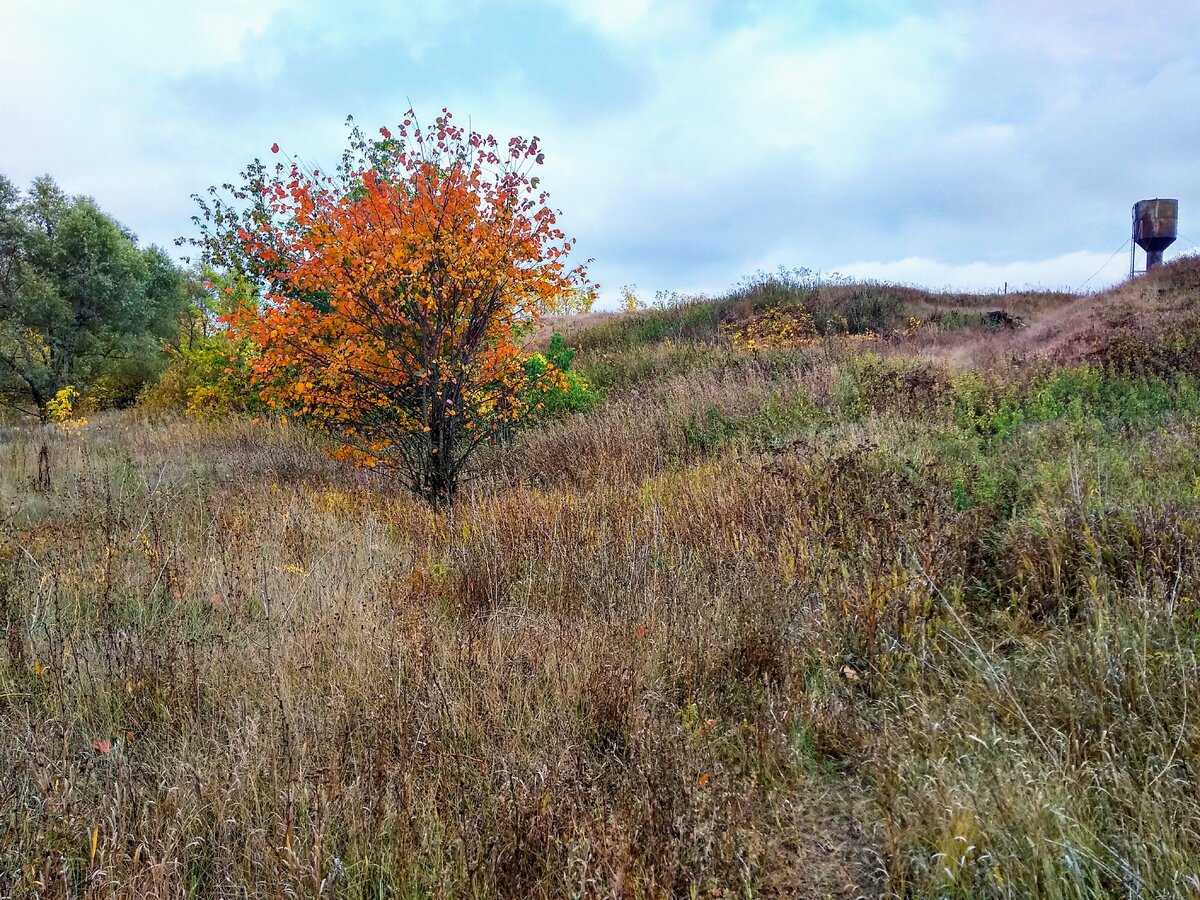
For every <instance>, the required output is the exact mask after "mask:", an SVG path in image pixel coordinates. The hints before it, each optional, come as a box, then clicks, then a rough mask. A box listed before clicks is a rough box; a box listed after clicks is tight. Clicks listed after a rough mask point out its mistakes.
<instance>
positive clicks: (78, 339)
mask: <svg viewBox="0 0 1200 900" xmlns="http://www.w3.org/2000/svg"><path fill="white" fill-rule="evenodd" d="M185 308H186V292H185V280H184V276H183V273H182V272H180V270H179V268H178V267H177V266H176V265H175V263H174V262H173V261H172V260H171V259H170V257H169V256H167V254H166V253H164V252H163V251H162V250H160V249H159V248H157V247H149V248H145V249H142V248H139V247H138V246H137V240H136V238H135V237H134V235H133V234H132V233H131V232H130V231H129V230H128V229H126V228H125V227H123V226H122V225H121V224H120V223H119V222H117V221H116V220H115V219H113V218H112V217H110V216H108V215H106V214H105V213H104V212H102V211H101V210H100V209H99V208H98V207H97V206H96V204H95V202H94V201H92V200H91V199H88V198H85V197H69V196H67V195H66V194H64V193H63V192H62V190H60V189H59V187H58V186H57V185H56V184H55V183H54V181H53V180H52V179H51V178H49V177H48V176H46V177H42V178H39V179H37V180H36V181H34V183H33V185H32V186H31V187H30V189H29V190H28V191H27V192H25V193H24V194H22V193H21V192H20V191H19V190H18V189H17V188H16V187H15V186H14V185H13V183H12V182H11V181H10V180H9V179H8V178H6V177H4V176H3V175H0V404H3V405H4V406H7V407H9V408H10V409H15V410H17V411H18V412H21V413H23V414H29V415H35V416H38V417H40V418H42V419H43V420H44V419H45V418H46V416H47V403H49V402H50V401H51V400H52V399H54V395H55V394H56V393H57V392H58V391H60V390H62V389H63V388H65V387H67V386H68V385H73V386H75V387H76V388H77V389H79V390H81V391H82V392H84V394H85V395H86V394H87V393H88V392H89V390H91V391H94V392H95V393H96V394H97V395H99V396H98V397H97V398H95V399H98V400H99V401H101V403H102V405H103V404H104V403H122V402H128V401H130V400H132V399H133V396H135V395H136V393H137V390H138V389H139V388H140V387H141V385H142V384H144V383H145V382H146V381H147V380H149V379H151V378H153V377H154V375H155V373H156V372H157V370H158V369H159V368H160V367H161V365H162V362H163V356H162V346H163V342H164V341H165V340H168V339H169V338H171V337H173V336H175V335H176V334H177V333H178V327H179V322H180V316H181V315H182V313H183V310H184V309H185Z"/></svg>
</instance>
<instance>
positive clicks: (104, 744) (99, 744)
mask: <svg viewBox="0 0 1200 900" xmlns="http://www.w3.org/2000/svg"><path fill="white" fill-rule="evenodd" d="M92 749H93V750H95V751H96V752H97V753H107V752H108V751H109V750H111V749H112V741H111V740H109V739H108V738H105V739H104V740H102V741H92Z"/></svg>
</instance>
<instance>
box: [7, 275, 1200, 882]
mask: <svg viewBox="0 0 1200 900" xmlns="http://www.w3.org/2000/svg"><path fill="white" fill-rule="evenodd" d="M1000 310H1003V311H1004V312H1006V313H1007V314H1008V316H1009V317H1010V318H1004V317H997V316H989V313H992V312H994V311H1000ZM555 329H558V330H560V331H561V333H562V334H563V335H564V336H565V338H566V342H567V343H568V344H569V345H570V346H571V347H574V348H576V349H577V350H578V355H577V357H576V358H575V360H574V363H573V365H574V370H575V371H577V372H578V373H580V374H581V375H582V376H583V377H584V378H585V379H587V382H588V384H589V385H590V388H591V390H592V391H593V392H594V393H595V396H596V398H597V399H598V402H596V403H595V404H594V405H593V408H591V409H590V410H588V411H585V412H577V413H574V414H570V415H562V416H557V417H549V418H547V419H545V420H544V421H542V422H541V423H539V424H538V425H536V426H535V427H531V428H527V429H524V430H520V431H517V432H515V433H513V434H512V435H510V436H508V437H507V438H506V439H505V440H503V441H499V442H497V443H496V444H495V445H494V446H492V447H489V448H487V450H486V452H485V453H484V454H483V455H482V456H481V457H480V458H479V459H478V460H477V462H476V466H475V469H474V471H473V473H472V474H473V478H472V480H471V481H470V482H469V483H468V484H467V485H466V486H465V487H464V488H463V490H462V492H461V495H460V497H459V499H458V501H457V502H456V504H455V505H454V507H453V508H452V509H451V510H449V511H443V512H434V511H431V509H430V508H429V507H428V506H427V505H425V504H423V503H422V502H420V501H418V500H416V499H413V498H411V497H410V496H408V495H407V494H406V493H404V492H403V491H402V490H400V489H398V488H397V487H395V486H394V485H392V484H390V483H389V482H388V481H387V480H386V479H384V478H382V477H380V476H378V475H375V474H373V473H371V472H369V471H361V470H356V469H353V468H351V467H349V466H347V465H345V464H342V463H339V462H335V461H333V460H331V459H330V458H329V457H328V456H327V455H326V454H325V453H324V449H325V448H324V446H323V444H322V442H321V440H320V439H319V438H318V437H315V436H313V435H312V434H310V433H309V432H307V431H305V430H304V429H302V428H300V427H297V426H295V425H294V424H283V423H281V422H279V421H277V420H271V421H259V422H252V421H251V420H250V419H249V418H240V417H235V416H224V417H217V416H209V417H204V416H197V415H192V416H185V415H167V414H152V412H151V411H150V410H148V409H146V408H144V407H134V408H132V409H129V410H124V411H119V412H105V413H101V414H97V415H93V416H91V417H90V421H89V422H88V423H87V424H86V425H78V426H63V427H59V426H52V425H47V426H30V425H20V424H13V425H10V426H6V427H2V428H0V627H2V628H3V640H2V641H0V645H2V646H3V650H0V895H3V896H13V897H35V896H47V897H68V896H72V897H75V896H78V897H89V898H90V897H94V898H100V897H143V896H164V897H165V896H184V895H188V896H212V897H218V896H219V897H251V896H253V897H258V896H263V897H268V896H269V897H285V896H286V897H317V896H324V897H378V898H383V897H411V898H419V897H480V898H484V897H629V898H634V897H637V898H642V897H645V898H651V897H696V898H699V897H706V898H707V897H860V896H867V897H875V896H899V897H962V898H968V897H1013V898H1017V897H1031V896H1039V897H1061V898H1093V897H1095V898H1098V897H1173V896H1181V897H1187V896H1196V895H1200V681H1198V679H1197V676H1198V675H1200V666H1198V663H1197V651H1198V649H1200V553H1198V551H1197V547H1198V546H1200V352H1198V351H1200V262H1198V261H1197V260H1194V259H1193V260H1184V261H1181V262H1178V263H1175V264H1173V265H1169V266H1166V267H1163V268H1162V269H1160V270H1158V271H1156V272H1154V273H1152V274H1151V275H1148V276H1145V277H1143V278H1141V279H1139V280H1137V281H1135V282H1131V283H1129V284H1126V285H1124V286H1121V287H1118V288H1115V289H1113V290H1111V291H1109V292H1106V293H1102V294H1097V295H1087V296H1079V297H1077V296H1073V295H1066V294H1029V293H1027V294H1016V295H1009V296H973V295H963V296H957V295H947V294H931V293H927V292H924V291H918V290H916V289H911V288H895V287H889V286H885V285H856V284H837V285H822V284H820V283H816V282H812V281H809V280H805V279H802V278H797V277H791V276H788V275H786V274H781V275H779V276H772V277H764V278H760V279H757V280H754V281H751V282H747V283H745V284H743V285H742V286H741V287H739V288H738V289H736V290H733V291H731V292H730V293H729V294H728V295H727V296H725V297H722V298H718V299H716V300H703V301H701V300H696V301H687V300H678V301H675V302H671V303H666V304H664V305H663V306H662V308H657V309H649V310H645V311H641V312H635V313H628V314H621V315H612V316H591V317H589V318H588V319H587V320H586V321H580V322H575V321H570V320H567V321H557V322H552V323H550V324H549V325H548V326H547V328H546V331H545V333H543V334H541V335H538V336H536V337H535V339H534V346H544V345H545V342H546V341H547V340H548V339H549V332H550V331H553V330H555Z"/></svg>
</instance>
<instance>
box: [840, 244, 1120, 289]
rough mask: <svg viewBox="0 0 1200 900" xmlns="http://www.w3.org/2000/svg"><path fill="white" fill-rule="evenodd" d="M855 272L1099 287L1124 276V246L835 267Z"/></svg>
mask: <svg viewBox="0 0 1200 900" xmlns="http://www.w3.org/2000/svg"><path fill="white" fill-rule="evenodd" d="M837 270H838V272H840V273H841V274H843V275H849V276H851V277H854V278H860V279H864V280H871V281H883V282H888V283H893V284H911V285H919V286H922V287H927V288H929V289H931V290H941V289H946V290H955V291H972V292H973V291H980V292H985V293H991V292H1000V291H1002V290H1004V286H1005V285H1007V286H1008V290H1010V291H1012V290H1024V289H1034V290H1051V291H1056V290H1065V291H1076V290H1079V289H1081V288H1082V289H1084V290H1099V289H1101V288H1105V287H1108V286H1109V285H1112V284H1115V283H1116V282H1118V281H1120V280H1122V279H1123V278H1125V277H1127V276H1128V274H1129V253H1128V251H1124V252H1118V253H1117V254H1116V256H1112V257H1110V256H1109V255H1108V254H1105V253H1093V252H1091V251H1087V250H1076V251H1074V252H1072V253H1064V254H1062V255H1061V256H1055V257H1051V258H1049V259H1036V260H1017V261H1014V262H1009V263H988V262H970V263H958V264H955V263H946V262H940V261H938V260H933V259H925V258H923V257H918V256H913V257H908V258H906V259H898V260H891V261H887V262H871V261H856V262H851V263H847V264H846V265H843V266H838V267H837Z"/></svg>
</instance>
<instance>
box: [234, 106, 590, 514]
mask: <svg viewBox="0 0 1200 900" xmlns="http://www.w3.org/2000/svg"><path fill="white" fill-rule="evenodd" d="M408 116H409V117H408V118H406V119H405V121H404V123H403V124H402V125H401V126H399V128H398V129H397V131H396V133H395V134H393V132H391V131H389V130H388V129H386V128H385V129H380V133H381V135H382V136H383V140H367V139H366V138H365V137H364V136H363V135H362V133H361V132H360V131H358V130H357V129H355V130H354V131H353V133H352V141H351V150H350V152H348V153H347V155H346V157H345V159H344V162H343V165H342V166H341V167H340V168H339V170H338V171H337V173H335V174H334V175H322V174H321V173H319V172H317V171H312V172H308V171H305V170H304V169H303V167H301V166H300V165H299V164H297V163H293V164H292V165H291V166H290V167H288V166H284V165H283V164H280V165H279V166H277V167H276V174H275V176H274V177H273V178H266V177H261V178H259V179H258V180H257V181H256V182H254V183H253V184H252V185H251V188H252V189H253V191H254V194H253V196H257V197H261V198H262V200H261V201H260V202H259V203H258V204H257V209H256V211H254V212H252V213H251V214H246V215H244V216H243V217H242V218H241V219H240V220H239V221H238V224H237V228H236V243H237V246H238V249H239V251H240V253H241V254H243V256H244V259H245V260H246V261H247V265H246V266H245V268H247V269H249V270H251V271H255V272H257V273H258V274H259V277H261V278H263V279H264V280H266V281H267V282H268V288H267V292H266V303H265V304H264V305H263V306H262V308H261V309H259V310H251V311H247V312H244V313H243V314H242V315H240V316H238V317H235V319H234V321H232V322H231V324H232V325H233V327H234V328H235V329H236V331H237V332H238V333H239V334H240V335H244V336H246V337H249V338H250V339H251V340H252V341H254V342H255V343H256V344H257V345H259V347H261V351H262V352H261V355H260V356H259V358H258V359H257V361H256V364H255V369H254V381H255V384H256V385H257V387H258V388H259V389H260V391H261V393H262V396H263V398H264V400H265V401H266V402H267V403H268V405H270V406H273V407H275V408H278V409H279V410H280V411H281V412H283V411H286V412H287V413H288V414H290V415H292V416H293V417H295V418H299V419H301V420H303V421H305V422H308V423H310V424H315V425H317V426H319V427H321V428H323V429H324V430H326V431H328V432H329V433H330V434H331V435H333V436H334V437H335V438H336V439H337V440H338V442H339V445H340V450H339V453H340V454H341V455H342V456H345V457H348V458H352V459H354V460H356V461H358V462H359V463H361V464H363V465H367V466H372V467H377V466H378V467H383V468H387V469H390V470H393V471H395V472H397V473H399V474H401V475H402V476H403V477H404V478H405V480H406V482H407V483H408V485H409V486H410V487H411V488H412V489H413V490H414V491H415V492H417V493H418V494H420V495H421V496H423V497H425V498H427V499H428V500H430V501H431V502H432V503H434V504H435V505H440V504H442V503H445V502H449V501H450V500H451V499H452V497H453V493H454V489H455V486H456V484H457V482H458V479H459V476H460V474H461V472H462V470H463V467H464V465H465V463H466V462H467V460H468V459H469V457H470V455H471V453H472V452H473V451H474V449H475V448H476V447H478V446H479V445H480V444H481V443H482V442H484V441H487V440H492V439H494V437H495V434H496V433H497V432H498V431H499V430H500V429H501V428H502V427H504V426H506V425H509V424H512V423H513V422H515V421H517V420H519V419H521V418H522V417H523V416H524V415H525V414H526V413H527V412H528V403H529V399H528V398H529V396H530V393H529V391H528V390H526V391H524V394H523V396H524V399H523V396H522V391H521V390H520V389H521V388H522V387H523V386H525V387H528V385H527V382H526V380H525V379H526V374H525V366H524V361H523V357H522V354H521V352H520V346H519V339H520V336H521V335H522V334H523V333H525V332H526V331H527V329H529V328H531V327H532V326H533V325H534V324H535V322H536V321H537V318H538V316H539V315H541V314H542V313H544V312H548V311H552V310H553V309H554V308H555V305H556V303H557V302H558V301H559V300H560V298H562V297H564V296H571V295H575V294H577V293H578V292H579V291H580V290H583V291H585V292H586V293H587V294H589V295H591V294H593V293H594V290H595V289H594V287H593V286H592V285H591V284H589V283H588V282H587V279H586V271H585V268H584V266H575V267H573V268H572V267H570V266H569V264H568V262H567V257H568V254H569V252H570V250H571V247H572V245H573V243H574V242H573V241H569V240H567V239H566V238H565V237H564V235H563V233H562V231H561V230H560V229H559V228H558V226H557V224H556V215H555V212H554V211H553V210H551V209H550V208H549V207H547V206H546V199H547V195H546V194H545V192H542V191H539V189H538V179H537V178H536V177H534V178H531V177H530V176H529V172H530V170H531V168H532V167H533V166H534V165H538V164H540V163H541V162H542V160H543V156H542V153H541V151H540V149H539V147H538V140H537V138H534V139H532V140H525V139H521V138H513V139H512V140H511V141H509V142H508V143H507V145H506V146H504V147H501V146H500V145H499V143H498V142H497V141H496V140H495V138H493V137H491V136H483V135H480V134H478V133H475V132H470V133H468V132H466V131H464V129H462V128H460V127H459V126H456V125H454V124H452V122H451V116H450V114H449V113H448V112H446V111H444V110H443V113H442V115H441V116H439V117H438V118H437V119H436V120H435V121H434V123H433V124H432V125H429V126H427V127H425V128H422V127H420V126H419V125H418V124H416V123H415V121H414V119H415V117H414V116H413V114H412V113H411V111H410V113H409V114H408ZM250 171H251V173H253V172H254V169H253V168H252V169H251V170H250ZM257 171H258V172H259V173H261V174H264V175H265V169H263V168H262V167H261V166H260V167H259V169H258V170H257ZM547 377H548V378H555V377H558V378H561V373H557V372H552V373H550V374H548V376H547ZM535 396H536V395H535Z"/></svg>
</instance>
